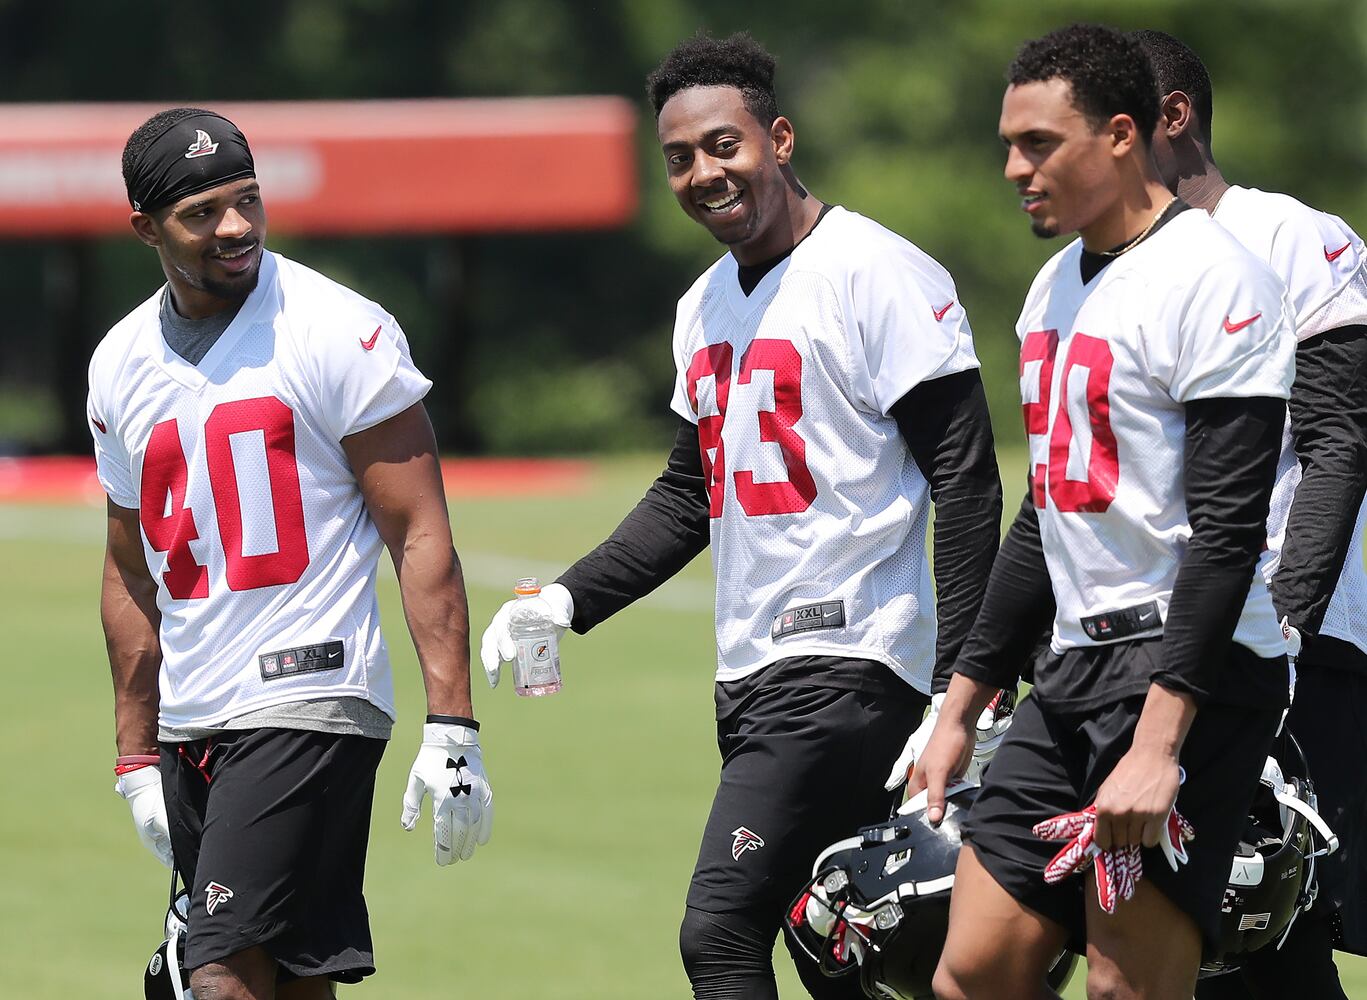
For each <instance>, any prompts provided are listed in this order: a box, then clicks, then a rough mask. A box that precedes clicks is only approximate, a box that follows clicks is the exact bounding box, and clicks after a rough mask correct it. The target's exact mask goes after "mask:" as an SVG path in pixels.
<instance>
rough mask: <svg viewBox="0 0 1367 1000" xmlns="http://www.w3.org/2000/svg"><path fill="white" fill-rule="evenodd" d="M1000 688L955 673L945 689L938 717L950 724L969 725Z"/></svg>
mask: <svg viewBox="0 0 1367 1000" xmlns="http://www.w3.org/2000/svg"><path fill="white" fill-rule="evenodd" d="M1000 690H1001V689H1000V688H999V687H997V686H996V685H994V684H987V683H984V682H982V681H976V680H973V679H972V678H971V677H967V676H965V675H963V674H958V673H956V674H954V676H953V677H952V678H951V679H950V681H949V686H948V687H947V688H946V690H945V700H944V704H942V705H941V706H940V718H941V719H942V720H944V721H947V722H948V723H949V724H951V725H969V724H970V723H972V722H975V721H976V720H977V718H978V716H979V715H981V714H982V711H983V709H985V708H986V707H987V706H988V704H989V703H990V702H991V701H992V699H993V697H995V696H996V694H997V692H998V691H1000Z"/></svg>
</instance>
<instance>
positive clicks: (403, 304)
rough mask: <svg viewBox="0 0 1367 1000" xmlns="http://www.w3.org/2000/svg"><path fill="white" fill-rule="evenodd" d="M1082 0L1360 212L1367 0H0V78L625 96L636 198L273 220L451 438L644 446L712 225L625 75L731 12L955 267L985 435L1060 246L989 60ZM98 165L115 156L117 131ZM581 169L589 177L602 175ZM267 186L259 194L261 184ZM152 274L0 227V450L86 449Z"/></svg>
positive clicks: (1276, 155)
mask: <svg viewBox="0 0 1367 1000" xmlns="http://www.w3.org/2000/svg"><path fill="white" fill-rule="evenodd" d="M1072 20H1100V21H1106V22H1108V23H1112V24H1116V25H1118V26H1120V27H1126V28H1130V27H1140V26H1154V27H1160V28H1163V29H1165V30H1169V31H1171V32H1173V33H1174V34H1177V35H1178V36H1179V37H1182V38H1183V39H1185V40H1187V41H1188V42H1189V43H1190V44H1191V45H1192V46H1193V47H1194V48H1195V49H1197V51H1198V52H1200V53H1201V54H1202V55H1203V57H1204V58H1205V60H1206V62H1207V63H1208V65H1209V66H1210V69H1211V72H1212V75H1213V77H1214V80H1215V88H1216V111H1215V118H1214V131H1215V152H1216V155H1217V157H1218V158H1219V160H1220V162H1221V164H1222V166H1223V167H1224V169H1225V171H1226V173H1227V175H1228V176H1229V177H1230V178H1231V179H1232V180H1234V181H1236V182H1239V183H1244V184H1247V185H1250V186H1257V187H1262V188H1267V189H1273V190H1281V191H1286V192H1289V193H1291V194H1294V195H1296V196H1298V197H1300V198H1302V199H1303V200H1305V201H1308V202H1310V203H1311V204H1314V205H1316V206H1317V207H1321V208H1324V209H1327V210H1330V211H1333V212H1335V213H1336V214H1339V215H1342V216H1344V217H1345V218H1346V219H1347V220H1348V221H1349V222H1350V223H1352V224H1354V225H1356V226H1357V228H1358V229H1359V230H1361V229H1363V228H1364V227H1367V185H1364V183H1363V177H1364V168H1367V58H1364V50H1365V49H1367V41H1365V39H1367V4H1364V3H1348V4H1344V3H1342V2H1325V0H1299V2H1292V0H1248V2H1224V3H1221V2H1204V3H1194V2H1190V3H1179V2H1174V0H1129V2H1124V3H1120V2H1111V3H1103V2H1099V0H1093V2H1085V0H1073V2H1062V0H1037V2H1034V3H1030V4H1019V3H1014V2H1009V0H959V2H956V3H942V2H928V0H860V2H853V3H842V4H832V3H829V2H814V0H783V2H778V0H757V2H750V3H746V4H735V3H721V2H713V0H644V2H636V0H599V2H593V3H570V2H565V0H499V2H496V3H482V4H481V3H468V2H432V0H293V2H271V3H266V2H260V0H244V2H240V3H237V4H234V5H232V6H231V7H230V8H223V7H221V6H219V5H208V4H186V3H177V2H169V0H140V2H138V3H135V4H108V3H103V2H96V0H84V2H71V3H62V4H52V3H40V2H35V0H0V66H3V67H4V81H5V83H4V89H3V92H2V94H0V96H3V98H4V100H5V101H7V102H48V101H136V102H147V103H152V104H160V105H164V106H169V105H172V104H177V103H196V104H204V105H208V106H210V107H223V106H225V105H231V104H234V103H237V102H241V101H259V100H324V99H327V100H332V99H372V98H388V99H393V98H425V97H443V98H450V97H465V98H468V97H508V96H552V95H580V94H597V95H623V96H625V97H627V98H628V99H629V100H630V101H631V102H633V103H634V104H635V106H636V107H637V108H638V110H639V114H638V116H637V125H636V129H635V136H634V148H635V160H636V166H637V173H638V174H639V179H638V183H639V186H640V194H639V200H638V202H637V204H636V208H635V210H634V212H632V213H631V214H630V216H629V217H628V218H627V219H626V221H625V222H624V223H622V224H620V225H616V226H614V227H612V228H608V229H601V228H600V229H595V230H582V231H581V230H568V231H566V230H559V231H555V232H537V231H526V230H524V231H519V232H487V231H486V232H472V231H468V230H467V231H451V232H427V233H420V234H409V235H397V234H396V235H385V236H373V235H372V236H356V237H349V238H342V237H336V236H329V237H327V238H322V237H308V236H306V235H304V234H303V232H302V231H301V230H300V229H299V228H298V227H295V228H294V229H293V230H292V228H291V226H290V225H288V224H286V223H284V222H282V223H281V224H279V225H275V226H273V227H272V231H271V238H270V243H271V245H272V246H273V248H274V249H277V250H279V251H282V252H284V253H286V254H288V255H291V256H294V257H297V258H298V259H300V260H302V261H303V262H305V263H307V264H309V265H311V266H313V267H315V268H318V269H320V270H322V271H324V272H325V273H327V274H329V275H331V276H333V277H335V278H337V279H339V280H341V281H343V282H344V283H346V284H348V285H351V286H352V287H354V288H356V289H358V290H359V291H361V292H363V293H364V294H366V295H368V296H370V297H372V298H375V299H377V300H379V301H380V302H382V303H383V304H384V305H385V306H386V308H388V309H389V310H390V311H391V312H393V313H394V314H395V315H396V316H397V317H398V318H399V320H400V322H401V323H402V325H403V326H404V328H405V329H406V331H407V332H408V335H409V338H410V340H411V342H412V345H413V351H414V354H415V356H416V358H417V361H418V363H419V365H420V366H421V367H422V368H423V369H424V370H425V371H427V372H428V373H429V374H430V375H431V376H432V377H433V379H434V381H435V382H436V385H437V390H436V391H435V392H434V394H433V396H432V397H431V400H430V407H431V409H432V411H433V416H434V418H435V420H436V422H437V424H438V433H439V435H440V440H441V442H442V445H443V447H444V449H446V450H447V451H451V452H459V453H466V454H480V453H522V454H532V453H550V452H555V453H566V452H573V453H588V452H602V451H614V450H625V449H643V448H644V449H652V450H653V449H659V450H661V451H663V449H664V448H665V447H667V445H668V442H669V427H670V425H671V422H672V420H671V418H670V416H669V414H668V410H667V401H668V395H669V386H670V380H671V376H672V373H671V361H670V352H669V349H668V342H669V332H670V324H671V320H672V316H673V307H674V302H675V300H676V298H677V297H678V295H679V294H680V293H681V292H682V291H683V290H684V289H685V288H686V287H687V286H688V284H689V283H690V282H691V281H692V279H693V278H694V277H695V276H696V274H697V273H698V272H699V271H700V270H701V269H702V268H703V267H705V266H706V265H707V264H708V263H709V262H710V261H711V260H713V259H715V257H716V256H717V255H718V254H719V252H720V248H719V247H718V246H717V245H716V244H715V243H713V242H712V241H711V239H710V238H709V237H708V236H707V235H706V234H705V233H704V232H703V231H702V230H701V229H699V228H698V227H697V226H696V225H694V224H693V223H691V222H690V221H688V220H687V219H685V218H684V217H683V215H682V213H681V212H680V211H679V210H678V208H677V206H676V205H675V203H674V202H673V199H672V198H671V197H670V195H669V194H668V192H667V190H666V187H665V183H664V177H663V170H662V167H661V162H660V157H659V153H658V149H657V148H656V145H655V141H654V135H653V120H652V116H651V114H650V111H649V108H648V107H647V106H646V105H645V102H644V99H643V87H642V81H643V78H644V76H645V74H646V73H647V72H648V71H649V70H650V69H651V68H652V67H653V66H654V65H655V63H656V62H657V61H658V60H659V58H660V57H661V56H662V55H663V54H664V53H665V52H666V51H667V50H668V49H669V47H670V46H671V45H672V44H673V43H674V42H676V41H677V40H678V39H680V38H681V37H683V36H685V35H688V34H690V33H692V32H693V31H695V30H697V29H699V28H706V29H708V30H711V31H712V32H714V33H726V32H730V31H733V30H737V29H741V28H744V29H748V30H750V31H751V32H752V33H753V34H755V35H756V36H757V37H758V38H759V39H760V40H761V41H762V42H764V43H765V44H766V45H768V46H769V47H770V48H771V49H772V50H773V51H774V52H775V53H776V54H777V55H778V57H779V60H780V63H779V98H780V104H781V107H782V109H783V111H784V112H785V113H786V114H788V115H789V116H790V117H791V118H792V119H793V121H794V122H795V124H796V128H797V136H798V151H797V156H796V164H797V168H798V171H799V173H800V175H801V176H802V178H803V180H804V181H805V182H806V183H807V184H808V186H809V187H810V188H811V189H812V191H813V192H814V193H815V194H816V195H817V196H818V197H820V198H822V199H823V200H827V201H834V202H838V203H840V204H843V205H845V206H846V207H848V208H851V209H854V210H856V211H859V212H862V213H864V214H867V215H870V216H872V217H873V218H875V219H877V220H879V221H880V222H882V223H884V224H885V225H887V226H889V227H890V228H892V229H895V230H897V231H898V232H900V233H902V234H904V235H905V236H907V237H909V238H910V239H912V240H913V241H914V242H916V243H917V244H919V245H920V246H921V247H923V248H924V249H925V250H927V251H928V252H930V253H931V254H932V255H934V256H935V257H937V258H938V259H939V260H940V261H941V262H943V263H944V264H945V265H946V266H947V267H948V268H949V269H950V270H951V272H952V273H953V274H954V276H955V278H956V280H957V282H958V286H959V291H960V295H961V298H962V300H963V302H964V303H965V304H966V306H967V308H968V310H969V314H970V317H971V319H972V322H973V326H974V328H975V331H976V333H977V337H978V343H979V350H980V353H981V355H982V357H983V362H984V369H985V373H986V378H987V382H988V387H989V393H990V396H991V401H992V404H993V409H994V413H995V415H996V417H997V420H998V426H999V433H1000V434H1002V435H1003V436H1007V437H1008V438H1010V439H1012V440H1014V436H1015V435H1018V434H1019V419H1018V417H1017V412H1018V411H1017V409H1016V407H1017V400H1016V385H1015V362H1014V352H1015V344H1014V338H1013V335H1012V324H1013V321H1014V318H1015V315H1016V310H1017V308H1018V306H1019V304H1020V301H1021V298H1022V296H1023V294H1024V292H1025V289H1026V287H1027V285H1028V282H1029V279H1030V277H1031V276H1032V275H1033V273H1034V271H1035V270H1036V269H1037V267H1038V266H1039V264H1040V263H1041V261H1042V260H1043V259H1044V258H1045V257H1046V256H1047V255H1048V254H1049V253H1051V252H1052V251H1053V250H1054V249H1056V247H1057V244H1050V243H1041V242H1040V241H1037V240H1035V239H1034V238H1033V237H1031V236H1030V235H1029V233H1028V231H1027V227H1026V224H1025V221H1024V219H1023V218H1022V217H1021V216H1020V213H1019V212H1018V210H1017V208H1016V199H1015V198H1014V196H1013V194H1012V191H1011V189H1010V188H1009V186H1008V185H1007V184H1006V182H1005V181H1003V180H1002V177H1001V166H1002V160H1003V157H1002V152H1001V149H1000V146H999V144H998V141H997V138H996V121H997V113H998V109H999V104H1000V98H1001V91H1002V87H1003V82H1002V81H1003V76H1002V74H1003V70H1004V68H1005V65H1006V63H1007V62H1008V60H1009V59H1010V57H1011V55H1012V53H1013V51H1014V49H1015V47H1016V46H1017V45H1018V44H1019V42H1020V41H1021V40H1023V39H1024V38H1026V37H1030V36H1032V35H1035V34H1039V33H1041V32H1042V31H1045V30H1047V29H1049V28H1052V27H1056V26H1058V25H1060V24H1063V23H1067V22H1069V21H1072ZM52 113H53V114H54V115H56V114H58V113H59V112H58V111H55V110H54V111H53V112H52ZM250 131H251V130H250V129H248V133H249V137H250ZM7 138H8V137H6V136H4V135H0V152H2V151H3V149H4V144H5V142H6V141H7ZM546 146H547V148H545V149H544V150H542V153H543V155H544V157H545V164H544V166H545V169H547V170H550V171H552V172H562V171H563V172H568V173H574V172H575V163H574V162H573V160H574V157H573V156H571V155H569V154H568V153H567V152H566V151H565V150H564V149H561V148H559V147H558V146H557V144H556V143H555V141H554V140H549V141H548V142H547V144H546ZM107 169H108V171H109V173H110V174H111V176H113V177H114V178H117V172H118V169H119V165H118V162H117V156H111V157H110V158H109V162H108V163H107ZM393 183H394V181H393V172H391V171H389V170H385V169H382V168H381V169H375V170H373V171H372V172H371V173H370V176H368V177H365V178H364V179H362V180H361V181H360V182H359V183H355V184H354V185H352V186H350V187H349V189H348V191H347V193H346V195H345V196H343V197H339V198H338V199H337V201H336V204H335V211H336V212H337V213H347V212H348V211H349V207H350V206H353V205H363V204H365V203H366V202H367V201H368V200H371V199H374V198H375V197H377V196H378V195H379V194H380V193H385V194H388V193H390V191H389V190H388V189H389V187H390V185H392V184H393ZM450 183H451V185H453V186H455V187H457V188H460V187H465V188H466V190H464V191H461V192H459V193H460V194H461V195H462V196H463V197H465V198H468V199H470V200H471V201H472V202H474V203H478V202H479V200H480V199H487V198H492V197H497V195H496V193H494V192H490V191H486V190H482V189H481V186H480V185H477V184H470V183H468V181H463V180H462V178H461V176H460V175H456V174H453V175H452V178H451V181H450ZM578 183H580V184H582V185H583V188H582V194H583V197H584V198H586V199H590V198H593V197H594V196H595V194H596V192H595V190H594V187H595V179H594V177H593V176H592V175H591V172H590V175H589V176H580V177H579V178H578ZM603 183H608V180H607V179H604V180H603ZM4 184H5V177H4V171H3V169H0V188H3V186H4ZM409 193H410V195H411V197H412V198H414V199H415V200H418V201H421V200H422V199H424V198H426V197H430V196H431V193H432V192H431V190H430V188H428V186H427V185H425V184H421V185H415V189H414V190H411V191H410V192H409ZM444 194H449V192H444ZM265 197H266V204H267V208H268V210H269V208H270V205H271V191H270V190H269V188H268V189H267V190H266V191H265ZM160 281H161V275H160V272H159V270H158V267H157V262H156V258H155V256H154V255H153V254H152V253H151V252H150V251H149V250H147V249H146V248H144V247H142V246H141V245H140V244H138V243H136V241H135V240H134V239H133V238H132V236H131V233H120V234H114V235H104V236H100V237H98V238H93V239H74V238H71V237H40V236H36V235H33V234H24V233H19V234H14V233H11V234H8V235H4V236H0V302H3V303H4V322H3V324H0V455H4V454H10V455H22V454H35V453H50V452H67V453H82V452H84V451H86V450H88V447H89V442H88V439H87V431H86V428H85V426H84V418H83V411H82V400H83V397H84V382H85V363H86V359H87V358H88V356H89V352H90V349H91V348H92V347H93V345H94V344H95V343H96V341H97V340H98V338H99V337H100V336H101V335H102V334H103V332H104V331H105V330H106V329H107V328H108V327H109V326H110V325H111V324H112V323H113V322H115V321H116V320H117V319H118V318H119V317H121V316H122V315H123V314H124V313H125V312H126V311H127V310H128V309H129V308H131V307H132V306H133V305H134V304H136V303H137V302H139V301H141V300H142V299H143V298H145V297H146V296H147V295H148V294H150V292H151V291H152V290H153V289H154V288H155V287H156V286H157V285H158V284H159V282H160Z"/></svg>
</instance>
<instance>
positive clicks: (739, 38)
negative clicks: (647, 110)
mask: <svg viewBox="0 0 1367 1000" xmlns="http://www.w3.org/2000/svg"><path fill="white" fill-rule="evenodd" d="M690 87H735V88H736V89H737V90H739V91H740V93H741V97H742V98H743V99H744V101H745V109H746V110H747V111H749V112H750V114H752V115H754V116H755V119H756V120H757V121H758V122H759V123H760V124H761V125H763V126H764V127H765V128H768V127H769V126H770V125H772V124H773V123H774V119H775V118H777V117H778V99H777V98H776V97H775V96H774V57H773V56H771V55H770V54H769V53H768V52H767V51H766V50H765V48H764V46H763V45H761V44H760V43H759V42H757V41H755V39H754V38H753V37H751V35H750V34H749V32H745V31H739V32H737V33H736V34H734V35H729V36H727V37H726V38H713V37H712V36H711V35H709V34H707V33H706V32H702V31H700V32H698V33H697V34H696V35H694V36H693V37H692V38H688V39H685V40H684V41H682V42H680V43H679V44H678V45H676V46H675V47H674V50H673V51H672V52H670V53H669V55H667V56H665V57H664V59H663V60H662V61H661V62H660V65H659V66H657V67H656V68H655V70H654V72H652V73H651V74H650V75H649V76H648V77H646V93H647V94H649V95H650V103H651V106H652V107H654V109H655V117H656V118H659V117H660V109H661V108H663V107H664V106H665V102H666V101H668V100H669V99H670V98H671V97H673V96H674V95H675V94H677V93H678V92H679V91H681V90H687V89H688V88H690Z"/></svg>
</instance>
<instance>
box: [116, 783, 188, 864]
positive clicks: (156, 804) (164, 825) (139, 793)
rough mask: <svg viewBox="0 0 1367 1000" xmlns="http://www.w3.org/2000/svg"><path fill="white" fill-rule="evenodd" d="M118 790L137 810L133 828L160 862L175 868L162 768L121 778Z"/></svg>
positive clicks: (135, 810)
mask: <svg viewBox="0 0 1367 1000" xmlns="http://www.w3.org/2000/svg"><path fill="white" fill-rule="evenodd" d="M114 791H116V792H118V793H119V794H120V795H122V796H123V798H124V801H125V802H127V803H128V808H129V809H131V810H133V825H134V826H136V827H137V828H138V839H139V840H141V841H142V843H143V846H145V847H146V848H147V849H148V850H149V851H151V852H152V853H153V854H154V855H156V858H157V860H158V861H160V862H161V863H162V864H164V865H165V866H166V867H167V868H173V867H175V861H174V860H173V859H172V857H171V829H170V824H169V823H168V822H167V820H166V798H165V796H164V795H163V794H162V791H161V769H160V768H158V767H157V766H156V765H154V764H149V765H147V766H146V767H140V768H138V769H137V770H136V771H129V772H127V773H126V774H121V775H119V780H118V781H116V782H115V783H114Z"/></svg>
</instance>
